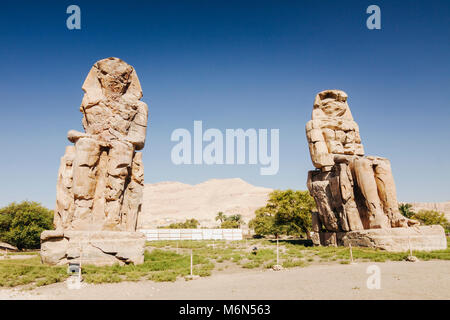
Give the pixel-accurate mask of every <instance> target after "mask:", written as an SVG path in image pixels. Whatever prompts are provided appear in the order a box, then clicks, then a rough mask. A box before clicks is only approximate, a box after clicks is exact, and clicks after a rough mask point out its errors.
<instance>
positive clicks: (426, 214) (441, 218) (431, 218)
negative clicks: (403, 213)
mask: <svg viewBox="0 0 450 320" xmlns="http://www.w3.org/2000/svg"><path fill="white" fill-rule="evenodd" d="M412 219H416V220H419V221H420V223H421V224H424V225H433V224H439V225H441V226H442V227H443V228H444V229H445V232H446V233H449V232H450V222H449V221H448V220H447V219H446V218H445V215H444V214H443V213H440V212H438V211H434V210H420V211H419V212H418V213H416V214H414V215H413V216H412Z"/></svg>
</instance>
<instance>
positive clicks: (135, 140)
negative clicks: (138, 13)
mask: <svg viewBox="0 0 450 320" xmlns="http://www.w3.org/2000/svg"><path fill="white" fill-rule="evenodd" d="M147 121H148V106H147V104H145V103H144V102H142V101H138V102H137V113H136V116H135V117H134V119H133V121H132V122H131V125H130V129H129V131H128V136H127V140H128V141H129V142H131V143H132V144H133V145H134V146H135V148H136V150H141V149H143V148H144V145H145V136H146V133H147Z"/></svg>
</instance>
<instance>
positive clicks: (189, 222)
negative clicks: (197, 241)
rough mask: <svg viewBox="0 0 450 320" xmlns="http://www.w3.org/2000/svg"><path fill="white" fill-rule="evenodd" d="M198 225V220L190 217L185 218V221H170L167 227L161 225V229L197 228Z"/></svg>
mask: <svg viewBox="0 0 450 320" xmlns="http://www.w3.org/2000/svg"><path fill="white" fill-rule="evenodd" d="M199 225H200V222H198V220H196V219H194V218H192V219H186V221H185V222H176V223H171V224H170V225H168V226H167V227H162V229H197V228H198V226H199Z"/></svg>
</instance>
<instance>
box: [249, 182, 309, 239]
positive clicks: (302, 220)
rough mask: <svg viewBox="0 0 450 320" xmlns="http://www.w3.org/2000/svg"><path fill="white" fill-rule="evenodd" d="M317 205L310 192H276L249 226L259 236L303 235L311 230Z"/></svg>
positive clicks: (270, 196) (256, 213) (259, 210)
mask: <svg viewBox="0 0 450 320" xmlns="http://www.w3.org/2000/svg"><path fill="white" fill-rule="evenodd" d="M315 209H316V204H315V202H314V199H313V198H312V197H311V195H310V194H309V192H308V191H293V190H291V189H289V190H285V191H281V190H275V191H273V192H272V193H271V194H270V195H269V200H268V202H267V205H266V206H265V207H262V208H259V209H258V210H256V211H255V215H256V217H255V218H254V219H252V220H251V221H250V224H249V226H250V227H251V228H253V229H254V230H255V233H256V234H258V235H267V234H273V235H275V236H278V235H281V234H286V235H297V236H299V235H301V234H304V233H307V232H309V230H310V229H311V212H313V211H315Z"/></svg>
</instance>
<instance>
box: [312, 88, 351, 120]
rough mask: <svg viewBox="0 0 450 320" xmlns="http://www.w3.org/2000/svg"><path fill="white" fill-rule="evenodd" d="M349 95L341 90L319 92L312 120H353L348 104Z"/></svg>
mask: <svg viewBox="0 0 450 320" xmlns="http://www.w3.org/2000/svg"><path fill="white" fill-rule="evenodd" d="M347 97H348V96H347V94H346V93H345V92H344V91H341V90H325V91H322V92H319V93H318V94H317V95H316V98H315V100H314V109H313V116H312V119H316V118H345V119H351V120H353V117H352V114H351V112H350V108H349V106H348V104H347Z"/></svg>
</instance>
